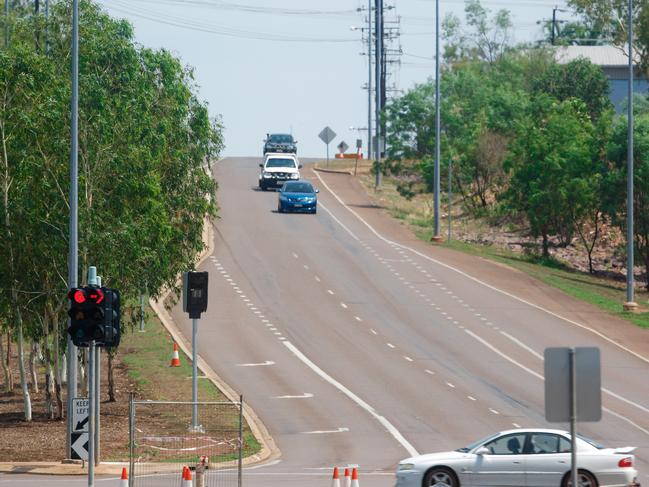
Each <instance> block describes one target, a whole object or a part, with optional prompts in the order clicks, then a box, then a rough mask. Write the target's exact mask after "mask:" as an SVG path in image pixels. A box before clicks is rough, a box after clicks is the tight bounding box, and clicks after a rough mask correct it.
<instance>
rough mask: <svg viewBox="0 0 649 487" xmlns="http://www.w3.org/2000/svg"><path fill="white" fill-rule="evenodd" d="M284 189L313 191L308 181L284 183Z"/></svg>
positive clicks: (294, 191) (297, 191)
mask: <svg viewBox="0 0 649 487" xmlns="http://www.w3.org/2000/svg"><path fill="white" fill-rule="evenodd" d="M284 191H288V192H289V193H313V186H311V184H309V183H286V184H285V185H284Z"/></svg>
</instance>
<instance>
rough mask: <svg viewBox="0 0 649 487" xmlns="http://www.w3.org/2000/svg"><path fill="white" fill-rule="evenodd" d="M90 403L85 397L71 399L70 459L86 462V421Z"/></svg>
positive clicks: (87, 438)
mask: <svg viewBox="0 0 649 487" xmlns="http://www.w3.org/2000/svg"><path fill="white" fill-rule="evenodd" d="M89 413H90V401H89V399H88V398H87V397H75V398H73V399H72V436H71V438H72V442H71V444H70V458H72V459H75V460H84V461H87V460H88V440H89V435H88V421H89V419H90V415H89Z"/></svg>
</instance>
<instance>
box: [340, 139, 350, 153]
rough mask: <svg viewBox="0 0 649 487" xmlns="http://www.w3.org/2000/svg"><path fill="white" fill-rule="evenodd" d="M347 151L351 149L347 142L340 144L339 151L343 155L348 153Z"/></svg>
mask: <svg viewBox="0 0 649 487" xmlns="http://www.w3.org/2000/svg"><path fill="white" fill-rule="evenodd" d="M347 149H349V146H348V145H347V142H345V141H344V140H341V141H340V144H338V150H339V151H340V153H341V154H344V153H345V152H346V151H347Z"/></svg>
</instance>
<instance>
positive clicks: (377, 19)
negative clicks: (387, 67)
mask: <svg viewBox="0 0 649 487" xmlns="http://www.w3.org/2000/svg"><path fill="white" fill-rule="evenodd" d="M374 10H375V12H374V23H375V29H376V35H375V38H376V48H375V49H374V51H375V52H374V55H375V60H374V70H375V73H374V80H375V85H376V87H375V89H374V91H375V101H374V104H375V107H374V111H375V122H376V128H375V136H374V159H375V161H376V174H375V181H374V185H375V187H377V188H378V187H379V184H381V169H380V163H381V135H382V134H381V122H380V120H381V93H382V86H381V82H382V79H383V77H382V75H381V69H382V67H383V61H382V58H383V52H382V51H383V19H382V16H383V0H376V3H375V7H374Z"/></svg>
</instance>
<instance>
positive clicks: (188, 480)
mask: <svg viewBox="0 0 649 487" xmlns="http://www.w3.org/2000/svg"><path fill="white" fill-rule="evenodd" d="M180 487H192V471H191V470H189V467H187V466H184V467H183V481H182V482H181V483H180Z"/></svg>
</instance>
